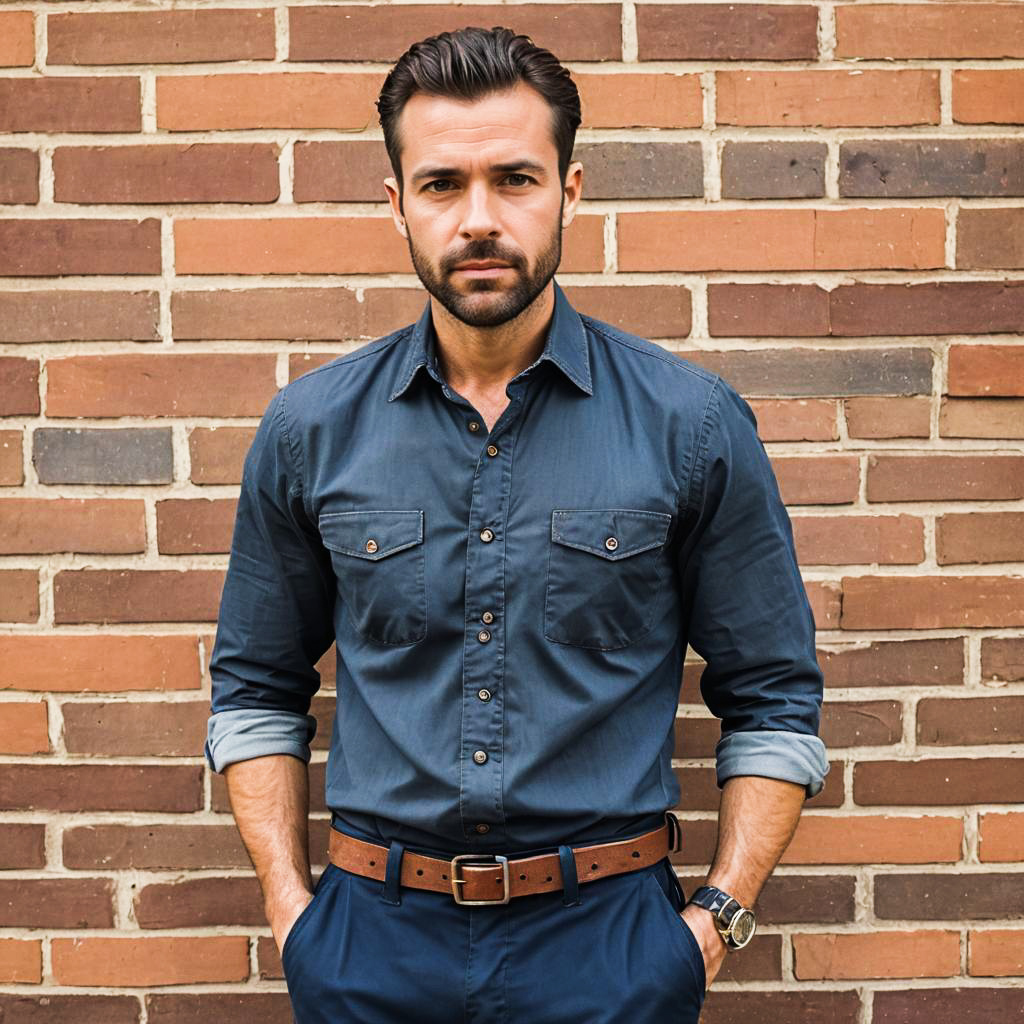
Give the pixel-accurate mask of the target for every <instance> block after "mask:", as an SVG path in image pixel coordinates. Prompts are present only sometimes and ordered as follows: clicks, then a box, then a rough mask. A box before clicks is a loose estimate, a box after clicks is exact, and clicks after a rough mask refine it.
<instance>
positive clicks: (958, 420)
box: [939, 398, 1024, 438]
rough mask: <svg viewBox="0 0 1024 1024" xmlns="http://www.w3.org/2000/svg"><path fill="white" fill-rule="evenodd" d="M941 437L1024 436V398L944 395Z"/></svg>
mask: <svg viewBox="0 0 1024 1024" xmlns="http://www.w3.org/2000/svg"><path fill="white" fill-rule="evenodd" d="M939 436H940V437H990V438H1001V437H1012V438H1022V437H1024V398H943V399H942V402H941V405H940V406H939Z"/></svg>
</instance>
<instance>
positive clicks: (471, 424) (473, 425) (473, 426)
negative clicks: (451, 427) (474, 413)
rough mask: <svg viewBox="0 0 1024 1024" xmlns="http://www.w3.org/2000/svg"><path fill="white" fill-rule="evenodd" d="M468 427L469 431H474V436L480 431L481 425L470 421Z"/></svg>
mask: <svg viewBox="0 0 1024 1024" xmlns="http://www.w3.org/2000/svg"><path fill="white" fill-rule="evenodd" d="M466 426H467V427H469V429H470V430H472V431H473V433H474V434H475V433H476V432H477V431H478V430H479V429H480V424H479V423H477V421H476V420H470V421H469V422H468V423H467V424H466Z"/></svg>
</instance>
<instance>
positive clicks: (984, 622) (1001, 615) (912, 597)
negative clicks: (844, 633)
mask: <svg viewBox="0 0 1024 1024" xmlns="http://www.w3.org/2000/svg"><path fill="white" fill-rule="evenodd" d="M1010 626H1024V578H1022V577H1017V576H1015V577H1010V578H1004V577H1001V576H845V577H843V617H842V628H843V629H962V628H964V627H993V628H1002V627H1010Z"/></svg>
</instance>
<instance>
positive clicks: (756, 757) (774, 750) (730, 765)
mask: <svg viewBox="0 0 1024 1024" xmlns="http://www.w3.org/2000/svg"><path fill="white" fill-rule="evenodd" d="M715 758H716V764H715V770H716V774H717V777H718V786H719V788H721V786H722V784H723V783H724V782H725V780H726V779H728V778H730V777H731V776H733V775H763V776H766V777H768V778H770V779H784V780H785V781H787V782H798V783H800V784H801V785H802V786H804V787H805V791H806V793H807V797H808V798H810V797H812V796H817V795H818V793H820V792H821V791H822V789H824V787H825V776H826V775H828V772H829V763H828V758H827V756H826V753H825V744H824V743H823V742H822V741H821V739H820V737H818V736H811V735H809V734H808V733H802V732H790V731H785V730H781V729H756V730H749V731H748V730H742V731H736V732H730V733H727V734H726V735H725V736H723V737H722V738H721V739H720V740H719V741H718V744H717V746H716V747H715Z"/></svg>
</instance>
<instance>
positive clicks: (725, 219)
mask: <svg viewBox="0 0 1024 1024" xmlns="http://www.w3.org/2000/svg"><path fill="white" fill-rule="evenodd" d="M791 9H795V8H791ZM616 220H617V222H618V227H617V229H618V235H619V269H620V270H643V271H653V270H687V271H693V270H700V271H707V270H844V269H850V270H888V269H907V270H924V269H929V268H933V267H943V266H945V255H944V245H945V231H946V225H945V216H944V211H943V210H941V209H929V208H926V207H917V208H914V207H899V208H896V209H880V208H871V209H867V208H863V209H856V208H851V209H841V210H837V209H828V210H812V209H792V210H775V209H764V210H667V211H657V212H654V211H643V212H636V213H619V214H617V215H616Z"/></svg>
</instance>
